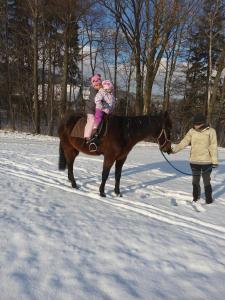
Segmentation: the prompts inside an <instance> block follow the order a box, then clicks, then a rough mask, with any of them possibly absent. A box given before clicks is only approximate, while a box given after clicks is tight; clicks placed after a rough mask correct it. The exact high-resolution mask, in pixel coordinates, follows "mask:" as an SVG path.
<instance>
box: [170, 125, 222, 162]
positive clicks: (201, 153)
mask: <svg viewBox="0 0 225 300" xmlns="http://www.w3.org/2000/svg"><path fill="white" fill-rule="evenodd" d="M188 145H191V152H190V162H191V163H193V164H202V165H204V164H216V165H217V164H218V149H217V137H216V131H215V129H213V128H210V127H206V128H204V129H203V130H201V131H197V130H195V129H194V128H191V129H190V130H189V131H188V133H187V134H186V135H185V137H184V138H183V140H182V141H181V142H180V143H179V144H177V145H176V146H175V147H174V148H173V153H177V152H178V151H180V150H182V149H184V148H185V147H186V146H188Z"/></svg>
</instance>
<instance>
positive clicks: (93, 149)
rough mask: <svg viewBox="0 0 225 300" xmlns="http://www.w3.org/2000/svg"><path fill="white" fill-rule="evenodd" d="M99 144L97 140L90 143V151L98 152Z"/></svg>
mask: <svg viewBox="0 0 225 300" xmlns="http://www.w3.org/2000/svg"><path fill="white" fill-rule="evenodd" d="M97 149H98V148H97V145H96V144H95V142H91V143H90V144H89V151H90V152H96V151H97Z"/></svg>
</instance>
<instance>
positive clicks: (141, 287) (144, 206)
mask: <svg viewBox="0 0 225 300" xmlns="http://www.w3.org/2000/svg"><path fill="white" fill-rule="evenodd" d="M58 143H59V141H58V138H52V137H46V136H37V135H36V136H34V135H31V134H27V133H18V132H16V133H12V132H11V133H10V132H4V131H0V228H1V230H0V299H1V300H14V299H15V300H18V299H21V300H28V299H29V300H43V299H48V300H53V299H54V300H58V299H60V300H61V299H62V300H70V299H71V300H72V299H73V300H74V299H75V300H88V299H94V300H95V299H96V300H101V299H102V300H103V299H104V300H109V299H110V300H111V299H113V300H114V299H115V300H124V299H126V300H130V299H146V300H162V299H165V300H169V299H173V300H174V299H178V300H180V299H182V300H186V299H187V300H190V299H192V300H200V299H204V300H205V299H209V300H211V299H214V300H216V299H219V300H222V299H224V295H225V285H224V282H225V255H224V249H225V218H224V215H225V185H224V181H225V150H224V149H222V148H220V149H219V160H220V166H219V168H217V169H216V170H213V173H212V185H213V190H214V198H215V202H214V203H213V204H211V205H205V204H204V193H202V199H201V203H202V204H201V208H202V209H201V211H200V210H198V209H197V208H196V207H195V206H193V205H192V203H191V200H192V197H191V189H192V186H191V176H185V175H183V174H180V173H178V172H177V171H175V170H174V169H172V168H171V166H169V165H168V163H167V162H166V161H165V160H164V158H163V157H162V155H161V153H160V151H159V150H158V148H157V146H156V145H154V144H149V143H140V144H138V145H137V146H136V147H135V148H134V149H133V150H132V151H131V153H130V155H129V156H128V159H127V162H126V163H125V165H124V169H123V174H122V180H121V192H122V193H123V198H121V197H116V196H115V195H114V193H113V188H114V169H112V170H111V174H110V178H109V180H108V182H107V184H106V193H107V198H101V197H100V196H99V195H98V187H99V183H100V180H101V171H102V159H103V158H102V157H92V156H85V155H83V154H80V155H79V156H78V158H77V160H76V162H75V166H74V172H75V177H76V178H77V183H78V184H79V186H80V189H79V190H74V189H72V188H71V186H70V183H69V182H68V180H67V174H66V171H65V172H60V171H58V169H57V167H58ZM167 157H168V159H169V160H170V161H171V162H172V163H173V164H174V165H175V166H176V167H177V168H179V169H181V170H182V171H184V172H190V169H189V163H188V157H189V149H186V150H183V151H182V152H180V153H178V154H176V155H170V156H168V155H167ZM202 190H203V187H202Z"/></svg>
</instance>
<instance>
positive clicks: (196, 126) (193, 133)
mask: <svg viewBox="0 0 225 300" xmlns="http://www.w3.org/2000/svg"><path fill="white" fill-rule="evenodd" d="M188 145H191V152H190V165H191V170H192V185H193V201H197V200H198V199H200V194H201V188H200V178H201V176H202V178H203V183H204V189H205V201H206V203H207V204H210V203H212V202H213V198H212V186H211V182H210V181H211V178H210V175H211V172H212V168H214V167H217V166H218V149H217V136H216V131H215V129H213V128H211V127H210V126H209V125H208V124H207V122H206V118H205V116H204V115H203V114H201V113H198V114H196V115H195V116H194V118H193V127H192V128H191V129H190V130H189V131H188V132H187V134H186V135H185V137H184V138H183V139H182V141H181V142H180V143H179V144H177V145H175V147H173V148H172V150H171V153H177V152H179V151H180V150H182V149H184V148H185V147H186V146H188Z"/></svg>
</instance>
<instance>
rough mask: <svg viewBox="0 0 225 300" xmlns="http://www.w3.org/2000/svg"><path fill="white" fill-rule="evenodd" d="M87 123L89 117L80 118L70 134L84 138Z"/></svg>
mask: <svg viewBox="0 0 225 300" xmlns="http://www.w3.org/2000/svg"><path fill="white" fill-rule="evenodd" d="M86 123H87V117H82V118H80V119H79V120H78V121H77V123H76V124H75V125H74V127H73V129H72V131H71V134H70V135H71V136H73V137H79V138H84V127H85V125H86Z"/></svg>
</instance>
